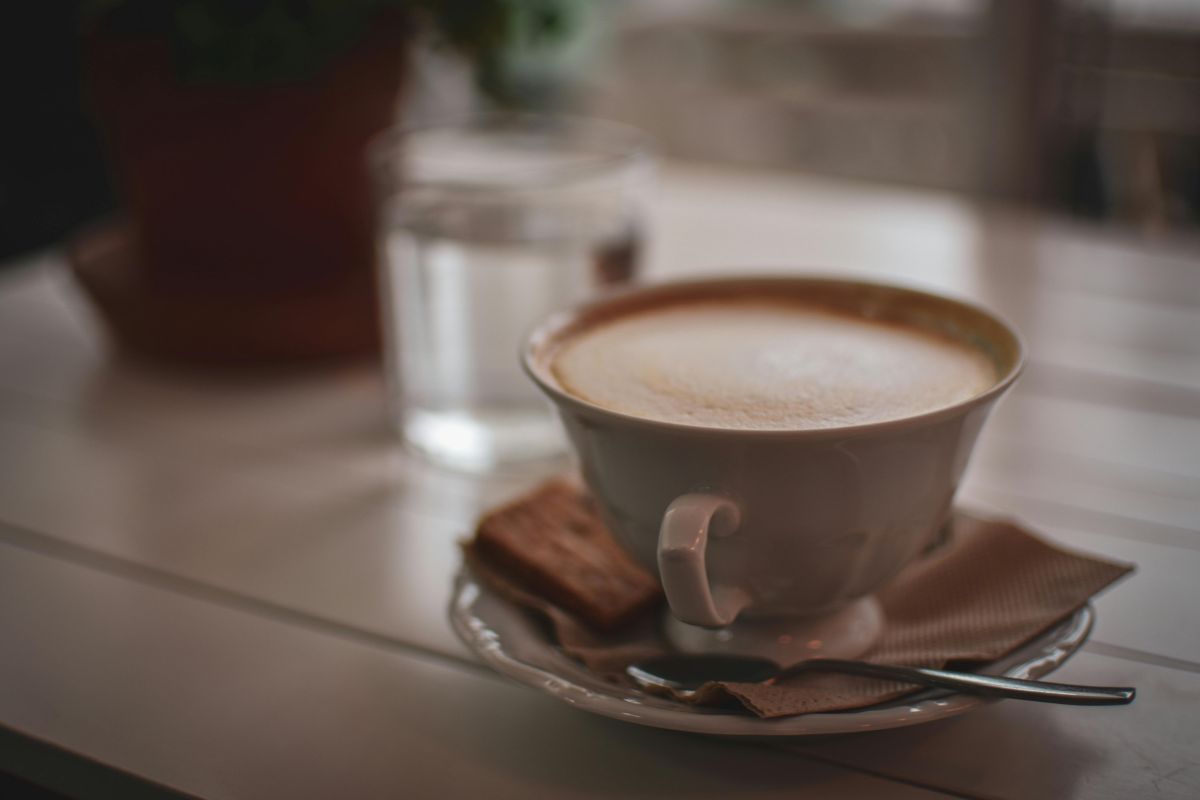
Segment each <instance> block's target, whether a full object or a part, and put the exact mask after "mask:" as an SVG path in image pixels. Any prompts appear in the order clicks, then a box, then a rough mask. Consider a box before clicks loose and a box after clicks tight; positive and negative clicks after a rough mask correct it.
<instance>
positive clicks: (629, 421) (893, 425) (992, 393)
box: [520, 273, 1027, 441]
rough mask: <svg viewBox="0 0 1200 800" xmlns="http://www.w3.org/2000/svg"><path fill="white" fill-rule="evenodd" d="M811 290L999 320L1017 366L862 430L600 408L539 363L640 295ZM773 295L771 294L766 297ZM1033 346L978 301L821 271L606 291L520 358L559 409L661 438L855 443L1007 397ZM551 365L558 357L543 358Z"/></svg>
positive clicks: (568, 312) (532, 337)
mask: <svg viewBox="0 0 1200 800" xmlns="http://www.w3.org/2000/svg"><path fill="white" fill-rule="evenodd" d="M805 286H810V287H822V288H826V289H833V290H837V289H843V290H851V291H853V290H866V291H883V292H888V293H893V294H896V295H904V296H909V297H914V298H920V299H923V300H925V301H927V302H933V303H941V304H946V305H949V306H953V307H957V308H958V309H959V310H960V311H965V312H966V313H967V314H969V315H974V316H975V317H976V318H978V319H982V320H985V321H987V322H989V323H991V324H992V325H993V326H994V327H995V328H997V329H998V330H999V331H1001V332H1002V333H1003V335H1005V336H1006V337H1008V342H1007V343H1006V344H1007V346H1008V347H1009V348H1011V352H1012V354H1013V355H1012V363H1011V364H1010V365H1009V367H1008V369H1007V370H1006V371H1005V372H1004V374H1002V375H999V376H998V377H997V379H996V381H995V383H993V384H992V386H991V387H989V388H988V389H986V390H984V391H983V392H980V393H979V394H976V395H973V396H971V397H968V398H965V399H963V400H959V401H958V402H956V403H952V404H951V405H948V406H943V407H940V408H935V409H933V410H931V411H926V412H923V413H920V414H911V415H908V416H904V417H898V418H896V419H885V420H879V421H876V422H867V423H862V424H858V425H843V426H834V427H828V428H778V429H762V428H722V427H715V426H708V425H690V424H687V423H682V422H669V421H665V420H656V419H650V418H647V417H641V416H637V415H634V414H628V413H625V412H623V411H616V410H613V409H610V408H605V407H604V406H601V405H599V404H597V403H593V402H591V401H589V400H585V399H583V398H581V397H577V396H575V395H573V394H571V393H569V392H568V391H566V390H565V389H564V388H562V387H561V386H560V385H559V384H558V382H557V380H556V379H554V377H553V375H552V373H551V372H550V367H549V364H548V363H546V364H542V363H539V358H538V356H539V353H540V352H541V350H543V349H545V348H546V347H548V346H550V345H551V344H552V342H553V340H554V338H555V337H556V335H559V334H562V333H563V332H565V331H567V330H568V329H569V328H570V327H571V326H572V325H573V324H575V323H577V322H579V321H580V320H581V319H583V318H584V317H586V316H588V315H592V314H596V313H597V312H599V311H600V310H602V309H605V308H610V307H617V306H619V305H621V304H623V303H628V302H630V301H631V300H633V299H636V298H639V297H645V298H653V297H670V296H672V295H679V294H687V293H689V292H705V291H713V290H717V289H722V288H725V289H741V290H743V291H747V292H748V293H750V292H753V291H754V290H765V289H769V288H772V287H774V288H783V287H788V288H792V289H797V288H801V287H805ZM765 294H766V292H764V295H765ZM1026 354H1027V348H1026V345H1025V342H1024V339H1023V338H1022V336H1021V334H1020V333H1019V332H1018V330H1017V328H1016V326H1015V325H1013V324H1012V323H1011V322H1009V321H1008V320H1007V319H1006V318H1005V317H1003V316H1001V315H1000V314H998V313H996V312H995V311H992V310H991V309H988V308H986V307H984V306H982V305H980V304H978V303H975V302H972V301H969V300H965V299H962V298H959V297H954V296H951V295H948V294H945V293H942V292H940V291H931V290H928V289H923V288H917V287H914V286H906V285H902V284H898V283H891V282H886V281H879V280H875V279H870V278H856V277H853V278H852V277H844V276H835V275H826V274H819V273H793V274H790V275H779V274H747V275H729V274H726V275H722V276H719V277H705V278H693V279H682V280H666V281H661V282H655V283H646V284H639V285H635V286H628V287H623V288H620V289H616V290H612V291H609V292H606V293H604V294H603V295H601V296H600V297H596V298H593V299H591V300H588V301H586V302H583V303H580V304H578V305H575V306H571V307H569V308H566V309H563V310H560V311H557V312H555V313H553V314H551V315H550V316H549V317H548V318H546V319H545V320H543V321H542V322H541V323H539V324H538V325H537V326H536V327H534V329H533V330H532V331H531V332H530V333H529V334H528V335H527V336H526V337H525V339H524V343H523V345H522V347H521V353H520V361H521V366H522V369H523V370H524V371H525V374H526V375H527V376H528V377H529V378H530V379H531V380H532V381H533V382H534V383H535V384H536V385H537V386H538V388H539V389H540V390H541V391H542V392H543V393H544V394H545V395H547V396H548V397H549V398H550V399H551V400H552V401H554V403H555V404H557V405H559V406H560V407H566V408H568V409H570V410H571V411H573V412H576V413H578V414H582V415H584V416H589V417H592V418H598V419H604V420H609V421H611V422H613V423H619V424H621V425H625V426H628V427H633V428H640V429H644V430H648V431H656V432H660V433H675V434H688V435H702V436H707V437H714V438H723V439H749V440H778V439H785V440H788V441H795V440H820V439H831V438H849V437H857V436H864V435H872V434H878V433H884V432H889V431H892V430H896V429H899V428H908V427H914V426H915V427H923V426H925V425H931V424H935V423H938V422H943V421H945V420H947V419H952V418H955V417H959V416H962V415H963V414H965V413H966V412H967V411H969V410H971V409H972V408H975V407H978V406H983V405H987V404H989V403H991V402H992V401H994V400H995V399H997V398H998V397H999V396H1000V395H1002V394H1004V392H1006V391H1007V390H1008V389H1009V388H1010V387H1011V386H1012V384H1013V383H1014V382H1015V381H1016V379H1017V378H1018V377H1019V376H1020V374H1021V373H1022V372H1023V371H1024V368H1025V362H1026ZM543 360H545V361H549V360H550V359H543Z"/></svg>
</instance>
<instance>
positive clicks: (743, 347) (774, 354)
mask: <svg viewBox="0 0 1200 800" xmlns="http://www.w3.org/2000/svg"><path fill="white" fill-rule="evenodd" d="M550 367H551V371H552V372H553V374H554V377H555V379H556V380H557V382H558V383H559V384H560V385H561V386H562V388H563V389H564V390H566V391H567V392H568V393H569V394H572V395H575V396H576V397H579V398H582V399H584V400H586V401H589V402H591V403H593V404H595V405H598V406H601V407H603V408H606V409H609V410H612V411H617V412H620V413H624V414H629V415H633V416H637V417H642V418H646V419H651V420H656V421H661V422H672V423H680V424H685V425H694V426H701V427H708V428H732V429H739V430H804V429H813V428H833V427H843V426H851V425H862V424H866V423H872V422H882V421H885V420H892V419H901V418H905V417H911V416H915V415H918V414H922V413H924V412H928V411H933V410H935V409H938V408H944V407H946V406H950V405H954V404H955V403H958V402H960V401H963V400H967V399H969V398H971V397H975V396H976V395H979V394H981V393H982V392H984V391H986V390H987V389H989V388H990V387H992V386H993V385H995V383H996V380H997V371H996V367H995V365H994V364H993V362H992V360H991V359H990V358H989V357H988V356H987V355H986V354H985V353H984V352H982V351H981V350H979V349H977V348H975V347H972V346H970V345H968V344H966V343H964V342H960V341H958V340H956V339H954V338H951V337H949V336H945V335H942V334H941V333H938V332H934V331H932V330H928V329H925V328H923V327H919V326H917V325H911V324H905V323H902V322H896V321H882V320H875V319H870V318H868V317H866V316H861V315H856V314H854V313H852V312H849V311H846V310H843V309H839V308H833V307H825V306H823V305H820V304H809V303H804V302H802V301H796V302H790V301H783V300H773V299H771V298H769V297H763V298H761V299H756V298H746V297H741V298H737V299H734V300H729V301H724V300H720V299H706V300H696V301H693V302H687V303H683V304H672V305H665V306H663V307H660V308H654V307H650V308H641V309H638V310H636V311H634V312H632V313H626V314H621V315H617V316H615V317H613V318H609V319H605V320H600V321H597V322H596V323H595V324H593V325H590V326H586V327H584V328H583V329H582V330H579V331H576V332H575V333H573V334H572V335H571V336H569V337H568V338H567V339H566V340H565V341H563V342H562V343H561V345H560V346H559V347H558V348H556V352H555V353H554V356H553V361H552V362H551V365H550Z"/></svg>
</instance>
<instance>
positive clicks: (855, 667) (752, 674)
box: [625, 655, 1136, 706]
mask: <svg viewBox="0 0 1200 800" xmlns="http://www.w3.org/2000/svg"><path fill="white" fill-rule="evenodd" d="M625 672H626V674H628V675H629V677H631V678H633V680H634V681H635V682H636V683H637V684H638V685H639V686H642V687H649V686H655V687H659V688H664V689H673V690H675V692H676V693H677V694H678V695H680V696H683V697H687V696H690V695H691V694H694V693H695V690H696V689H698V688H699V687H700V686H702V685H704V684H705V683H708V682H710V681H728V682H731V683H765V684H768V685H769V684H773V683H776V682H777V681H780V680H782V679H784V678H787V677H790V676H792V675H799V674H801V673H804V672H842V673H847V674H850V675H863V676H865V677H869V678H882V679H884V680H892V681H898V682H901V683H913V684H917V685H919V686H937V687H940V688H943V689H953V690H955V691H958V692H963V693H965V694H978V695H987V696H990V697H1011V698H1016V699H1018V700H1035V701H1037V702H1040V703H1063V704H1066V705H1073V706H1115V705H1124V704H1126V703H1131V702H1133V698H1134V695H1135V694H1136V689H1134V688H1133V687H1132V686H1112V687H1109V686H1074V685H1072V684H1067V683H1049V682H1046V681H1031V680H1022V679H1020V678H1000V677H996V676H993V675H977V674H975V673H973V672H953V671H950V670H944V669H927V668H925V667H892V666H885V665H882V664H869V663H867V662H865V661H844V660H841V659H833V658H814V659H809V660H807V661H801V662H799V663H797V664H793V665H792V666H790V667H786V668H785V667H781V666H780V665H779V664H777V663H775V662H774V661H771V660H770V659H767V658H757V657H754V656H729V655H669V656H660V657H658V658H650V659H646V660H645V661H639V662H637V663H636V664H630V665H629V666H628V667H626V669H625Z"/></svg>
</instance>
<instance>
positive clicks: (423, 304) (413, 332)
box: [371, 114, 652, 471]
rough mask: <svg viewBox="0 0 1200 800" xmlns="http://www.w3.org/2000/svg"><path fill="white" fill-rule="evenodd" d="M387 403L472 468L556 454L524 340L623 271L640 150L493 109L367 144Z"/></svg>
mask: <svg viewBox="0 0 1200 800" xmlns="http://www.w3.org/2000/svg"><path fill="white" fill-rule="evenodd" d="M371 159H372V169H373V172H374V174H375V178H376V182H377V186H378V192H379V198H380V213H381V219H380V235H381V243H380V254H381V272H382V275H381V295H382V297H383V303H384V306H383V312H384V313H383V318H384V329H385V348H384V349H385V359H386V366H387V373H388V377H389V390H390V395H389V396H390V410H391V415H392V419H393V422H394V425H395V427H396V429H397V430H398V432H399V433H400V435H401V437H402V438H403V440H404V441H405V442H406V444H407V445H408V446H409V447H411V448H412V449H414V450H416V451H418V452H420V453H422V454H424V455H426V456H428V457H429V458H430V459H432V460H434V461H436V462H439V463H441V464H444V465H447V466H451V467H457V468H460V469H466V470H472V471H480V470H487V469H490V468H493V467H497V466H500V465H502V464H507V463H511V462H515V461H522V460H530V459H539V458H545V457H549V456H553V455H557V454H559V453H561V452H562V451H563V450H564V448H565V442H564V441H563V439H562V435H561V433H560V431H559V427H558V425H557V423H556V422H555V421H554V419H553V416H552V412H551V410H550V407H549V406H548V404H547V403H546V402H545V400H544V399H543V398H542V397H540V395H539V394H538V393H537V390H536V389H535V388H534V387H533V385H532V383H531V382H530V381H529V380H528V379H526V378H525V376H524V375H523V374H522V373H521V370H520V367H519V361H518V357H517V353H518V350H519V347H520V343H521V340H522V337H523V336H524V334H526V333H527V332H528V331H529V329H531V328H532V327H533V326H534V324H535V323H537V322H538V321H540V320H541V319H543V318H544V317H546V315H547V314H549V313H550V312H551V311H553V310H554V309H556V308H559V307H562V306H566V305H570V304H573V303H576V302H578V301H580V300H582V299H584V298H586V297H587V296H588V295H590V294H591V293H593V292H595V291H596V290H597V289H599V288H601V287H603V286H606V285H609V284H615V283H620V282H624V281H628V280H630V279H631V278H632V277H633V276H634V274H635V273H636V271H637V257H638V252H639V250H640V248H641V241H642V238H643V234H644V224H643V214H642V208H643V204H644V201H645V198H646V191H647V188H648V183H649V178H650V172H651V164H652V159H651V156H650V151H649V148H648V147H647V141H646V139H645V137H644V136H643V135H642V134H641V133H640V132H638V131H636V130H634V129H631V128H627V127H625V126H622V125H617V124H615V123H608V122H602V121H598V120H584V119H577V118H566V117H551V116H539V115H512V114H498V115H489V116H484V117H478V118H474V119H471V120H469V121H466V122H462V123H454V124H445V125H434V126H427V127H420V128H409V129H398V130H394V131H391V132H389V133H388V134H386V135H385V136H384V137H382V138H381V139H380V140H378V141H377V142H376V143H375V145H374V146H373V148H372V153H371Z"/></svg>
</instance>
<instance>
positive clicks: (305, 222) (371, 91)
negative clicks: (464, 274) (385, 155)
mask: <svg viewBox="0 0 1200 800" xmlns="http://www.w3.org/2000/svg"><path fill="white" fill-rule="evenodd" d="M408 32H409V26H408V24H407V21H406V19H405V18H404V17H402V16H393V15H388V16H381V17H378V18H377V19H376V20H374V24H373V25H372V26H371V27H370V28H369V29H368V31H367V32H366V34H365V35H364V36H363V37H362V39H361V40H360V41H359V42H358V43H357V44H355V45H354V46H353V47H351V48H350V49H349V50H348V51H346V52H344V53H342V54H340V55H339V56H337V57H336V58H335V59H334V60H333V61H332V62H330V63H328V64H326V65H325V66H324V67H323V68H322V69H321V70H320V72H319V73H318V74H316V75H315V76H312V77H311V78H309V79H307V80H303V81H295V82H292V83H287V84H273V85H250V84H246V85H241V84H235V83H212V84H191V83H188V82H186V81H184V80H182V79H181V78H180V77H179V76H178V74H177V70H176V69H175V64H174V62H173V60H172V53H171V49H170V45H169V42H168V40H167V38H166V36H165V35H161V34H158V35H156V34H153V33H113V32H95V33H92V34H91V35H89V36H88V37H87V39H86V41H85V66H86V70H87V75H86V80H87V82H88V85H89V89H90V92H91V97H92V102H93V107H94V108H95V110H96V114H97V118H98V122H99V125H100V127H101V131H102V134H103V135H104V137H105V140H106V142H107V147H108V153H109V158H110V162H111V165H112V169H113V171H114V175H115V178H116V182H117V184H118V187H119V189H120V191H121V192H122V195H123V199H124V203H125V206H126V209H127V212H128V218H127V219H126V220H123V221H121V222H120V223H117V224H115V226H113V227H110V228H109V229H107V230H104V231H100V232H99V233H95V232H94V233H93V234H92V235H91V237H88V238H85V239H83V240H81V241H80V242H78V243H77V247H76V248H75V250H74V256H75V258H74V259H73V260H74V264H75V268H76V273H77V275H78V277H79V279H80V281H81V283H82V284H83V286H84V287H85V289H86V290H87V291H88V292H89V293H90V295H91V296H92V298H93V299H94V301H95V302H96V304H97V306H98V307H99V309H100V311H101V313H102V315H103V316H104V318H105V319H106V321H107V322H108V323H109V326H110V328H111V329H112V331H113V332H114V334H115V336H116V338H117V340H118V341H119V342H120V343H121V344H123V345H125V346H126V347H128V348H129V349H131V350H134V351H137V352H140V353H143V354H150V355H154V356H158V357H165V358H169V359H171V360H175V361H188V362H205V363H215V364H220V363H239V362H240V363H288V362H297V361H304V360H311V359H320V358H332V357H345V356H351V355H361V354H366V353H370V352H373V351H375V350H376V349H377V348H378V346H379V341H380V333H379V319H378V304H377V302H376V294H375V277H374V273H375V266H374V261H375V246H374V233H373V211H372V199H371V190H370V185H369V181H368V178H367V174H366V169H365V165H364V148H365V145H366V142H367V141H368V140H369V139H370V138H371V137H372V136H373V135H374V134H376V133H378V132H379V131H381V130H383V129H384V128H385V127H387V126H388V125H389V124H391V123H392V121H393V117H394V113H395V109H396V104H397V100H398V95H399V93H400V89H401V86H402V77H403V68H404V58H403V56H404V53H405V51H406V47H405V45H406V43H407V41H408V38H409V37H408Z"/></svg>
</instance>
